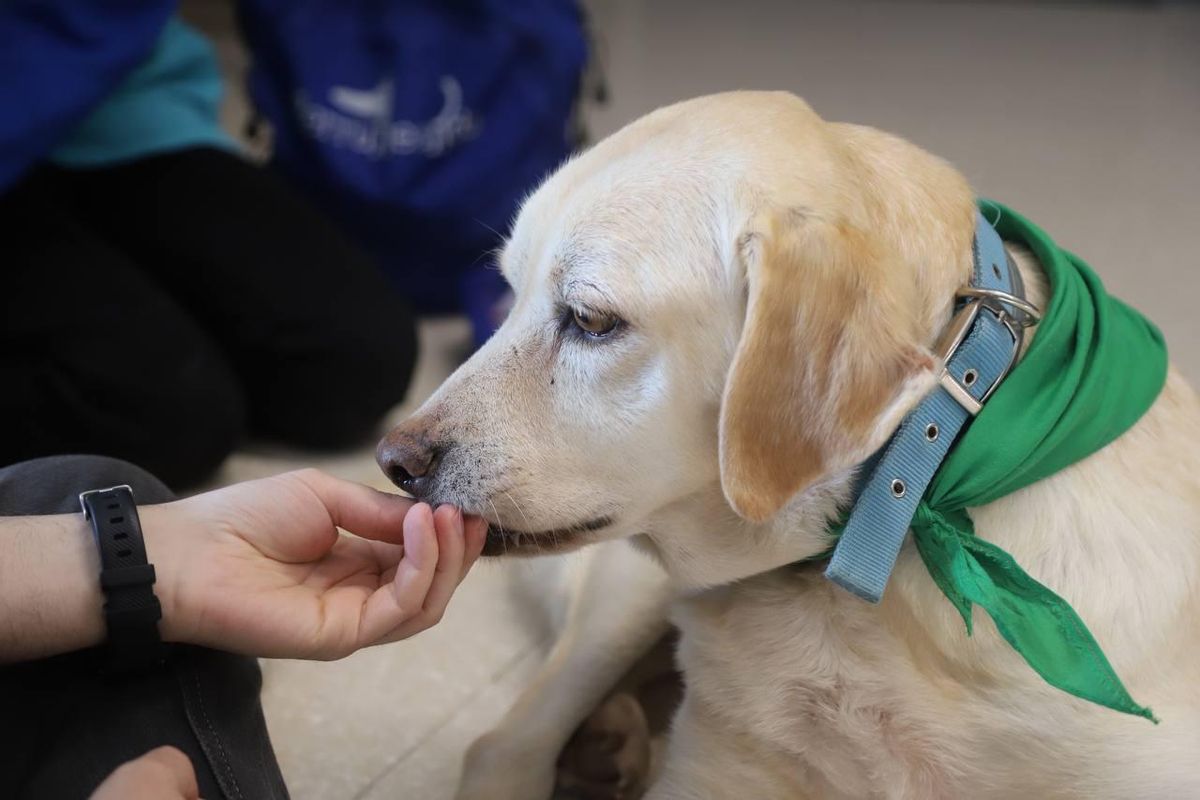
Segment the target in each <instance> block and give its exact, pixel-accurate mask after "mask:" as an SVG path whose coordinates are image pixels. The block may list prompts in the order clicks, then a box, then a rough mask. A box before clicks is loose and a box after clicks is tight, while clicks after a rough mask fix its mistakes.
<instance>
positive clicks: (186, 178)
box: [60, 149, 416, 447]
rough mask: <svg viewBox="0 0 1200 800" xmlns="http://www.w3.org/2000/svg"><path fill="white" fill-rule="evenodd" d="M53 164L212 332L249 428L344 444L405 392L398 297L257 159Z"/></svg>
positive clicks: (409, 333)
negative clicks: (242, 398)
mask: <svg viewBox="0 0 1200 800" xmlns="http://www.w3.org/2000/svg"><path fill="white" fill-rule="evenodd" d="M60 177H61V180H62V182H63V185H64V187H66V188H67V189H69V191H70V194H71V195H72V197H73V198H74V203H75V208H76V210H77V212H78V213H79V214H81V215H83V216H86V218H87V219H88V220H89V222H90V224H92V225H93V226H94V227H95V229H96V231H97V232H98V233H99V234H100V235H102V236H104V237H105V238H107V239H108V240H109V241H111V242H113V243H114V244H115V245H116V246H118V247H119V248H120V249H121V250H122V252H126V253H129V254H130V255H131V257H132V258H133V259H134V260H135V261H136V262H137V263H138V265H139V266H140V267H141V268H142V269H144V270H145V271H146V272H147V273H149V274H151V275H153V276H154V278H155V279H156V280H158V281H161V282H162V284H163V285H164V286H165V287H167V289H168V290H169V291H170V292H171V293H172V295H173V296H174V297H175V298H177V299H178V300H179V301H180V302H181V303H182V304H183V305H185V306H186V307H187V309H188V310H189V311H190V312H191V313H192V315H193V316H194V317H195V318H196V319H197V320H198V321H199V322H200V324H202V325H203V326H204V327H205V328H206V329H207V330H208V331H209V333H210V334H211V335H212V336H213V337H214V338H215V339H216V340H217V341H218V342H219V343H220V345H221V347H222V349H223V351H224V352H225V354H226V356H227V357H228V358H229V360H230V362H231V363H232V364H233V367H234V369H235V370H236V372H237V374H238V377H239V379H240V380H241V382H242V385H243V386H244V387H245V390H246V395H247V398H248V402H249V408H250V419H251V425H252V429H253V430H254V432H256V433H259V434H262V435H264V436H267V437H270V438H274V439H279V440H282V441H285V442H287V443H290V444H294V445H299V446H307V447H344V446H348V445H355V444H359V443H361V442H363V441H365V440H367V439H368V437H370V436H371V435H372V434H374V433H375V430H376V426H377V425H378V424H379V422H380V420H381V418H382V417H383V415H384V413H386V412H387V410H388V409H390V408H391V407H392V406H394V405H396V404H397V403H399V402H400V401H401V400H402V399H403V397H404V393H405V391H406V389H407V387H408V381H409V378H410V376H411V372H412V369H413V365H414V361H415V358H416V333H415V330H416V329H415V320H414V317H413V315H412V313H411V312H410V310H409V308H408V306H407V305H406V303H405V302H404V301H403V300H402V299H401V298H400V296H399V295H398V294H397V292H396V290H395V289H394V288H393V287H392V285H391V284H390V283H389V282H388V281H387V279H386V278H385V277H384V276H383V275H382V274H381V273H380V272H379V270H378V269H377V268H376V267H375V265H374V264H373V263H372V262H371V261H370V260H369V259H368V258H367V256H366V255H365V254H363V253H362V252H361V251H360V250H359V249H357V248H356V247H354V246H352V245H351V244H350V243H349V242H348V241H347V240H346V239H344V238H343V237H342V235H341V234H340V233H339V232H338V231H337V230H336V229H335V228H334V227H333V225H332V224H331V223H330V222H328V221H327V220H326V219H325V218H324V217H322V216H321V215H320V214H318V213H317V212H316V211H315V210H313V209H312V208H310V207H309V206H308V205H307V204H306V203H305V202H304V201H303V200H301V199H300V198H299V197H298V196H296V195H295V194H294V193H293V192H291V191H289V189H288V188H287V187H286V186H285V185H284V184H283V183H282V182H281V181H280V180H279V179H278V178H277V177H276V176H275V175H273V174H272V173H271V172H269V171H268V170H265V169H263V168H260V167H257V166H254V165H252V164H250V163H247V162H246V161H244V160H242V159H241V158H238V157H237V156H234V155H231V154H229V153H225V152H223V151H219V150H211V149H196V150H188V151H183V152H179V153H172V154H169V155H163V156H155V157H152V158H147V159H143V160H140V161H137V162H134V163H131V164H129V165H125V166H121V167H118V168H115V169H105V170H102V171H94V172H93V171H72V172H62V173H60Z"/></svg>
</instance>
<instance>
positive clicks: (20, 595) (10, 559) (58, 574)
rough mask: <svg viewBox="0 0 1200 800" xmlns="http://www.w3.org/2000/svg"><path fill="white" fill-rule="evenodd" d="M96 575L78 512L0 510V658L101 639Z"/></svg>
mask: <svg viewBox="0 0 1200 800" xmlns="http://www.w3.org/2000/svg"><path fill="white" fill-rule="evenodd" d="M99 576H100V556H99V554H98V552H97V550H96V544H95V542H94V541H93V539H92V533H91V528H90V527H89V525H88V523H87V522H86V521H85V520H84V518H83V515H82V514H58V515H53V516H39V517H4V518H0V663H11V662H14V661H25V660H29V659H34V658H41V657H45V656H50V655H55V654H57V653H65V652H67V651H70V650H77V649H80V648H83V647H90V646H92V645H95V644H99V643H100V642H101V641H102V640H103V639H104V613H103V607H104V600H103V596H102V595H101V593H100V577H99Z"/></svg>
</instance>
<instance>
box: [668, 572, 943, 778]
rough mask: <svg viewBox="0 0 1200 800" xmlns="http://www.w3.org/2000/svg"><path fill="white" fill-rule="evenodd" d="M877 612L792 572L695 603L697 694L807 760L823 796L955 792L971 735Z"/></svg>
mask: <svg viewBox="0 0 1200 800" xmlns="http://www.w3.org/2000/svg"><path fill="white" fill-rule="evenodd" d="M875 610H876V609H874V608H873V607H870V606H866V605H865V604H861V603H856V604H848V603H844V602H843V599H842V598H840V597H838V596H837V595H836V594H835V590H832V587H830V586H829V585H828V584H827V583H826V582H824V581H822V580H820V579H819V577H816V578H813V579H809V578H807V577H806V576H797V575H787V574H783V575H779V576H772V577H767V578H761V579H755V581H754V582H753V583H752V584H749V585H739V586H736V587H730V588H726V589H721V590H717V591H713V592H710V593H707V594H705V595H704V596H702V597H698V598H694V599H692V600H689V601H686V602H685V603H683V604H682V605H681V606H680V607H679V609H678V611H677V614H676V621H677V623H678V624H679V627H680V629H681V630H682V633H683V636H682V640H681V643H680V654H679V659H680V663H681V665H682V667H683V670H684V673H685V675H686V681H687V686H688V692H689V700H691V701H693V702H699V703H702V704H703V705H704V707H705V709H706V710H707V711H708V712H709V713H711V714H714V715H715V716H716V717H717V718H718V719H721V720H723V722H724V724H728V725H730V726H733V727H734V728H735V729H737V730H740V731H742V732H743V733H745V734H746V735H748V736H750V737H752V739H753V740H755V741H757V742H760V743H761V744H762V746H763V747H764V748H768V749H770V750H772V751H774V752H775V753H785V754H787V756H788V757H789V758H790V759H795V760H796V761H797V762H798V763H802V764H803V766H804V767H805V768H806V770H805V771H806V772H808V773H809V774H811V775H813V779H814V785H813V787H812V789H813V793H814V795H817V796H839V795H844V796H847V797H923V798H926V797H951V796H955V794H956V791H955V788H956V785H957V780H958V779H959V778H961V777H962V776H961V774H959V773H958V772H957V770H956V771H955V774H952V773H951V772H950V771H949V770H947V768H946V767H945V765H946V764H947V763H954V760H953V759H954V756H955V754H956V753H957V752H958V751H960V750H964V751H965V748H966V746H967V743H966V742H964V741H961V740H959V741H956V732H955V731H954V728H955V727H956V726H952V725H947V724H945V722H946V721H945V720H941V719H939V718H938V713H937V709H938V708H939V707H943V706H945V705H946V700H945V698H939V697H937V696H936V694H937V692H936V690H935V689H934V688H933V687H931V686H930V685H929V684H928V682H927V681H924V680H922V679H921V678H920V676H919V675H918V674H917V673H916V672H915V670H913V668H912V667H911V666H910V665H909V664H907V663H906V661H905V658H904V656H903V654H902V653H900V652H898V651H897V646H896V644H895V642H894V641H893V640H892V638H891V637H890V636H889V635H888V634H887V633H886V631H884V630H883V629H882V627H881V626H880V624H879V623H878V621H877V618H876V617H873V616H872V613H871V612H873V611H875ZM963 755H964V757H965V756H966V753H965V752H963ZM960 763H961V762H960ZM833 787H836V790H835V789H834V788H833Z"/></svg>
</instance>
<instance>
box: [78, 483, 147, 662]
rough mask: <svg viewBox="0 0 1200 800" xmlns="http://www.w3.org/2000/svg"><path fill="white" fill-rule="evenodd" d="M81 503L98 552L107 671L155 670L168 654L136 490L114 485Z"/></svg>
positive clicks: (85, 496)
mask: <svg viewBox="0 0 1200 800" xmlns="http://www.w3.org/2000/svg"><path fill="white" fill-rule="evenodd" d="M79 504H80V506H81V507H82V509H83V513H84V517H85V518H86V519H87V520H88V521H90V522H91V524H92V530H93V531H94V533H95V536H96V546H97V548H98V549H99V551H100V588H101V590H102V591H103V592H104V598H105V602H104V620H105V624H106V625H107V627H108V666H109V669H110V671H113V672H129V671H138V670H144V669H149V668H152V667H154V666H157V665H158V664H160V663H162V659H163V653H164V651H163V644H162V637H161V636H160V635H159V632H158V621H159V620H160V619H162V606H161V605H160V604H159V602H158V598H157V597H156V596H155V594H154V582H155V579H156V575H155V572H154V565H152V564H150V563H149V560H148V559H147V557H146V544H145V542H144V540H143V539H142V526H141V520H140V519H139V517H138V512H137V506H136V505H135V504H134V500H133V491H132V490H131V489H130V488H129V487H128V486H113V487H110V488H108V489H97V490H94V491H90V492H84V493H83V494H81V495H79Z"/></svg>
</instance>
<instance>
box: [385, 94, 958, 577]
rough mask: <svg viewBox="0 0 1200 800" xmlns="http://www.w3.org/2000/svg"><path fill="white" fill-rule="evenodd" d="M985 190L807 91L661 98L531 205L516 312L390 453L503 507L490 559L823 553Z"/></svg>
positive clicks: (917, 355) (887, 418)
mask: <svg viewBox="0 0 1200 800" xmlns="http://www.w3.org/2000/svg"><path fill="white" fill-rule="evenodd" d="M973 208H974V206H973V198H972V195H971V192H970V190H969V188H968V187H967V185H966V183H965V181H964V180H963V179H962V178H961V176H959V175H958V174H957V173H956V172H955V171H954V170H953V169H951V168H950V167H948V166H947V165H945V164H944V163H942V162H941V161H939V160H937V159H935V158H933V157H932V156H930V155H928V154H926V153H924V152H922V151H921V150H919V149H918V148H916V147H914V146H912V145H909V144H907V143H905V142H903V141H901V140H899V139H897V138H895V137H891V136H888V135H885V134H882V133H880V132H878V131H874V130H871V129H867V128H861V127H856V126H849V125H837V124H831V123H826V122H824V121H822V120H821V119H820V118H819V117H818V116H817V115H816V114H814V113H813V111H812V110H811V109H810V108H809V107H808V106H807V105H805V104H804V103H803V102H802V101H800V100H799V99H797V98H795V97H793V96H791V95H787V94H781V93H734V94H725V95H717V96H712V97H706V98H700V99H698V100H693V101H689V102H686V103H681V104H679V105H675V106H671V107H669V108H665V109H661V110H659V111H657V112H655V113H653V114H650V115H649V116H647V117H645V118H643V119H641V120H639V121H637V122H635V123H633V124H631V125H629V126H628V127H626V128H625V129H624V130H622V131H620V132H619V133H617V134H615V135H614V136H612V137H610V138H609V139H607V140H605V141H604V142H602V143H601V144H599V145H597V146H596V147H595V148H593V149H592V150H590V151H588V152H587V153H585V154H583V155H581V156H579V157H578V158H576V159H574V160H572V161H570V162H569V163H567V164H566V165H564V166H563V167H562V168H561V169H559V170H558V172H557V173H556V174H555V175H553V176H552V177H551V178H550V179H549V180H547V181H546V182H545V183H544V184H543V185H542V186H541V187H540V188H539V189H538V190H537V191H536V192H535V193H534V194H533V195H532V196H531V197H530V198H529V199H528V201H527V202H526V203H525V204H524V207H523V209H522V211H521V214H520V216H519V217H518V219H517V222H516V224H515V226H514V228H513V232H512V237H511V240H510V241H509V242H508V243H507V246H506V247H505V248H504V249H503V253H502V255H501V259H500V262H501V267H502V269H503V271H504V274H505V275H506V276H507V278H508V280H509V282H510V283H511V284H512V286H513V287H514V290H515V292H516V302H515V305H514V306H513V309H512V311H511V313H510V315H509V317H508V319H507V321H506V322H505V323H504V325H503V326H502V327H501V328H500V330H499V331H498V332H497V333H496V334H495V336H493V337H492V339H491V340H490V341H489V342H488V343H487V344H486V345H485V346H484V347H483V348H482V349H481V350H480V351H479V352H478V353H476V354H475V355H474V356H473V357H472V358H471V359H470V360H469V361H468V362H467V363H466V364H464V365H463V366H462V367H461V368H460V369H459V370H458V371H457V372H456V373H455V374H454V375H453V376H451V377H450V379H449V380H447V381H446V383H445V384H444V385H443V386H442V387H441V388H440V389H439V390H438V391H437V393H435V394H434V396H433V397H432V398H430V400H429V401H428V402H427V403H425V405H424V406H423V407H422V408H421V409H420V410H419V411H418V412H417V413H416V414H415V415H414V416H413V417H412V418H411V419H409V420H408V421H406V422H405V423H404V424H402V425H400V426H399V427H397V428H396V429H395V430H393V431H392V432H391V433H390V434H388V436H387V437H386V438H385V439H384V440H383V442H381V444H380V447H379V461H380V464H381V466H382V467H383V468H384V470H385V471H386V472H387V473H388V475H389V476H390V477H391V478H392V479H393V480H394V481H395V482H396V483H397V484H399V485H400V486H401V487H402V488H404V489H406V490H408V491H410V492H411V493H412V494H414V495H416V496H417V497H420V498H423V499H426V500H429V501H431V502H434V503H443V502H444V503H453V504H456V505H459V506H461V507H463V508H464V509H465V510H467V511H470V512H473V513H477V514H481V515H483V516H484V517H486V518H487V519H488V520H489V521H490V522H491V523H492V531H491V534H490V537H489V545H488V550H487V552H490V553H500V552H514V553H521V552H535V551H536V552H545V551H556V550H561V549H569V548H572V547H577V546H580V545H582V544H585V543H588V542H594V541H598V540H602V539H609V538H615V537H619V536H630V535H641V534H644V535H645V538H646V539H647V540H648V541H649V543H651V544H652V545H653V546H654V548H655V549H656V550H657V551H658V552H659V553H660V555H662V557H663V558H664V560H665V561H666V562H667V566H668V568H669V569H670V568H674V569H675V570H676V571H677V572H682V573H687V574H689V575H691V577H692V578H694V579H695V580H700V581H715V580H722V579H726V578H728V577H730V576H735V575H736V574H738V573H741V574H745V573H747V572H748V571H752V570H755V569H761V568H766V567H768V566H773V565H775V562H777V563H785V562H786V561H787V560H789V559H794V558H801V557H804V556H805V555H810V554H812V553H815V552H818V551H819V550H820V549H822V548H823V547H824V540H823V535H822V530H823V521H824V519H825V518H826V517H827V516H828V515H830V514H832V513H833V512H834V510H835V507H836V505H837V503H838V502H839V501H840V500H841V499H844V493H845V486H846V484H847V482H848V476H849V471H850V470H851V469H852V467H853V466H854V465H856V464H858V463H859V462H861V461H862V460H863V459H864V458H865V457H867V456H868V455H869V454H870V453H871V452H872V451H874V450H875V449H877V448H878V447H879V446H881V444H882V443H883V442H884V441H885V440H886V439H887V437H888V435H889V434H890V433H891V431H892V430H894V428H895V427H896V425H897V424H898V423H899V421H900V419H901V417H902V416H903V414H904V413H905V412H906V411H907V410H908V409H909V408H911V406H912V405H913V403H914V402H915V401H916V400H917V399H918V398H919V396H920V395H921V394H923V393H924V391H926V390H927V389H928V387H929V386H930V385H931V383H932V381H933V371H934V368H935V366H936V364H935V359H934V357H933V356H932V354H931V353H930V351H929V349H928V347H929V344H930V343H931V342H932V341H933V339H934V338H935V335H936V333H937V331H938V330H939V329H940V328H941V326H942V325H943V324H944V323H945V321H946V320H947V319H948V317H949V314H950V310H951V303H952V299H953V295H954V291H955V289H956V288H957V287H959V286H961V285H963V284H964V283H965V282H966V280H967V278H968V276H969V274H970V269H971V237H972V234H973V230H974V217H973V214H974V211H973ZM785 510H786V512H787V513H786V514H781V512H783V511H785ZM735 514H736V516H735ZM796 514H801V515H802V516H803V515H804V514H810V515H812V517H813V522H814V523H815V524H811V525H799V526H798V525H797V524H796V519H795V516H796ZM739 518H740V520H739ZM782 518H787V519H788V520H789V523H788V524H786V525H781V524H779V520H780V519H782ZM763 523H767V524H763ZM738 527H740V528H741V529H742V531H743V532H741V533H739V532H738V530H736V529H737V528H738ZM731 528H734V530H731ZM744 536H749V537H751V541H750V542H747V541H746V540H745V539H742V540H741V541H737V539H738V538H739V537H744ZM731 540H732V541H731Z"/></svg>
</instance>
